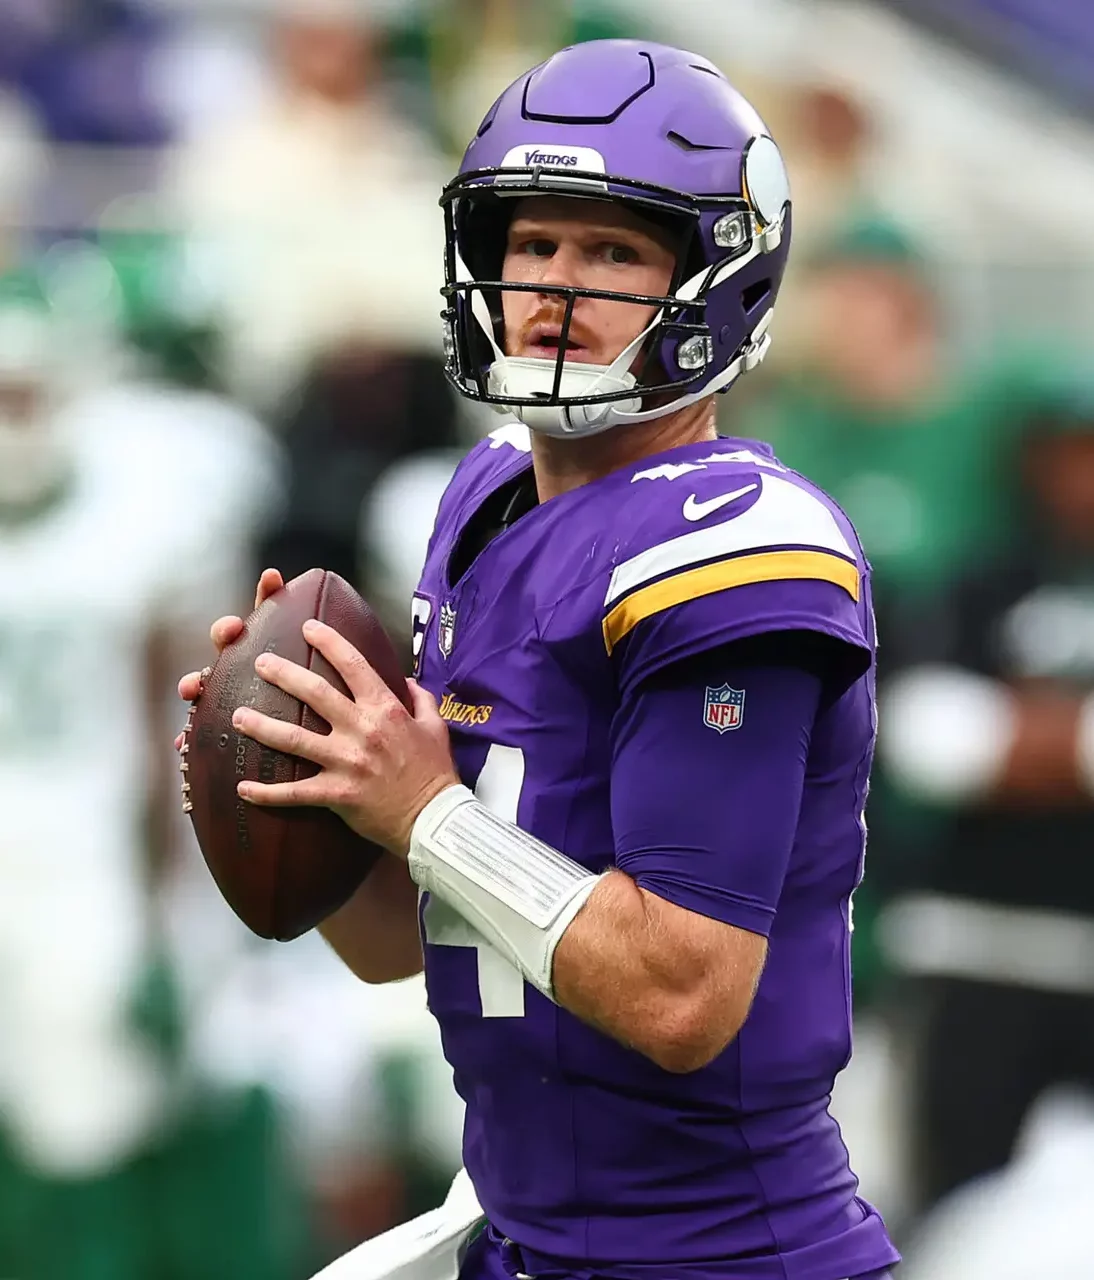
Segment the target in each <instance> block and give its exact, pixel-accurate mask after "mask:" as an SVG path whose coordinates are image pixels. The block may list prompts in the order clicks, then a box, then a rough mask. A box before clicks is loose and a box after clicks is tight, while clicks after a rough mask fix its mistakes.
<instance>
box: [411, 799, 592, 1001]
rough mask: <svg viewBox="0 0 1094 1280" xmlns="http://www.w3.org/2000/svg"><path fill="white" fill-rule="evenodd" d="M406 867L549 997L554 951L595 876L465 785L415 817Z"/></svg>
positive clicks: (580, 905)
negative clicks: (494, 810)
mask: <svg viewBox="0 0 1094 1280" xmlns="http://www.w3.org/2000/svg"><path fill="white" fill-rule="evenodd" d="M407 864H408V865H409V867H410V874H411V877H412V879H413V880H414V882H415V884H417V885H419V886H420V887H421V888H423V889H426V890H428V891H429V892H430V893H434V894H436V895H437V897H438V898H441V899H442V900H443V901H445V902H447V903H448V905H449V906H451V907H454V908H455V909H456V910H457V911H458V912H459V913H460V915H462V916H463V918H464V919H465V920H466V921H467V922H468V924H470V925H471V926H472V927H473V928H475V929H477V930H478V931H479V933H481V934H482V935H483V937H484V938H486V940H487V941H488V942H489V943H490V944H491V945H492V946H493V947H495V948H496V950H498V951H499V952H501V954H502V955H503V956H505V957H506V959H508V960H509V961H510V963H511V964H513V965H515V966H516V968H518V969H519V970H520V971H521V973H523V974H524V976H525V977H526V978H527V979H528V981H529V982H531V983H532V985H533V986H535V987H538V989H539V990H540V991H542V992H543V994H544V995H545V996H548V997H549V998H550V999H554V988H553V984H552V981H551V967H552V963H553V960H554V954H555V948H556V947H557V946H558V943H559V940H560V939H561V937H562V935H563V934H564V933H565V932H566V930H567V928H568V927H569V925H570V921H571V920H573V918H574V916H576V915H577V913H578V912H579V911H580V910H581V908H582V907H583V906H584V905H585V900H586V899H587V898H588V896H589V894H590V893H592V891H593V889H594V888H595V887H596V884H597V882H598V881H599V879H600V877H599V876H598V875H594V874H593V872H591V871H587V870H586V869H585V868H584V867H583V866H581V865H580V864H579V863H576V862H574V861H573V859H572V858H567V857H566V855H565V854H563V853H559V852H558V851H557V850H556V849H552V848H551V847H550V845H546V844H544V843H543V842H542V841H541V840H537V839H535V837H534V836H530V835H528V833H527V832H525V831H521V829H520V828H519V827H517V826H514V825H513V824H512V823H511V822H506V821H505V820H504V819H502V818H499V817H497V816H496V815H495V814H493V813H491V812H490V810H489V809H487V808H486V806H485V805H483V804H480V803H479V801H478V800H476V799H475V796H474V794H473V793H472V792H471V791H469V790H468V789H467V788H466V787H464V786H452V787H448V788H447V789H446V790H444V791H442V792H441V793H440V795H438V796H435V797H434V798H433V799H432V800H431V801H430V802H429V804H427V805H426V807H425V808H424V809H423V810H422V812H421V813H420V814H419V815H418V818H417V821H416V822H415V823H414V829H413V831H412V832H411V837H410V853H409V854H408V856H407Z"/></svg>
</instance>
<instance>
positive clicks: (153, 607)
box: [0, 271, 289, 1280]
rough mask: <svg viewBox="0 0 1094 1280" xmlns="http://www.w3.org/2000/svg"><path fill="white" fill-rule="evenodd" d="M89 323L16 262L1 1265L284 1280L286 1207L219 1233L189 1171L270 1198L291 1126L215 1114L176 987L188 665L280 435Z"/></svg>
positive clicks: (7, 354) (1, 497)
mask: <svg viewBox="0 0 1094 1280" xmlns="http://www.w3.org/2000/svg"><path fill="white" fill-rule="evenodd" d="M96 278H97V279H98V278H99V277H96ZM74 323H75V322H74V321H73V318H72V315H71V313H70V312H69V311H68V310H67V309H60V310H59V309H58V308H57V307H55V306H52V305H50V301H49V298H48V296H47V294H46V293H45V292H44V291H43V286H42V281H41V280H40V279H39V277H38V275H37V273H34V272H30V271H28V272H26V273H19V274H16V273H10V274H8V275H5V276H4V277H2V278H0V595H2V599H3V605H2V607H0V811H2V812H3V815H4V818H3V824H2V827H0V1274H4V1275H28V1276H29V1275H33V1276H34V1277H36V1280H61V1277H63V1278H64V1280H86V1278H87V1277H91V1276H96V1275H104V1274H109V1275H110V1276H111V1277H112V1278H113V1280H142V1277H145V1276H147V1275H148V1274H149V1273H150V1272H151V1273H154V1274H166V1273H168V1272H169V1273H170V1274H171V1275H177V1276H179V1277H185V1276H195V1275H200V1276H201V1277H202V1280H211V1278H212V1277H214V1276H217V1277H222V1276H226V1275H232V1276H238V1275H239V1274H240V1271H239V1268H238V1264H237V1258H238V1254H237V1253H236V1251H235V1250H234V1249H233V1245H235V1244H236V1241H237V1240H239V1241H241V1242H242V1245H243V1247H242V1248H240V1249H239V1250H238V1253H242V1254H243V1255H244V1256H245V1257H247V1258H248V1259H249V1262H250V1270H249V1271H248V1273H247V1274H248V1275H250V1276H254V1277H262V1278H263V1280H278V1278H280V1277H282V1276H284V1275H287V1274H289V1270H288V1267H287V1265H286V1263H285V1262H283V1261H282V1259H281V1258H279V1257H274V1258H272V1259H269V1258H265V1257H261V1256H258V1255H259V1250H260V1249H261V1248H262V1246H263V1244H264V1243H265V1240H266V1239H268V1238H269V1237H271V1236H272V1235H273V1231H272V1228H271V1224H272V1222H273V1218H272V1211H271V1216H268V1217H263V1215H260V1214H258V1213H257V1212H256V1213H255V1215H253V1218H252V1220H251V1222H250V1223H248V1224H247V1225H243V1219H242V1218H241V1217H240V1215H239V1214H238V1212H237V1213H236V1214H235V1215H234V1216H232V1217H231V1221H230V1222H229V1221H228V1215H227V1214H226V1215H225V1221H224V1225H223V1227H222V1228H221V1230H220V1231H219V1232H216V1231H214V1230H211V1229H210V1224H209V1216H210V1215H209V1206H210V1204H215V1203H216V1201H215V1200H214V1199H213V1197H212V1195H210V1193H209V1192H208V1190H207V1188H208V1186H209V1184H210V1175H209V1173H208V1171H207V1170H202V1171H201V1174H200V1177H198V1176H193V1175H192V1174H191V1173H190V1170H191V1168H192V1167H193V1164H194V1162H195V1155H196V1153H197V1152H198V1151H208V1152H211V1153H215V1155H216V1157H217V1158H219V1159H220V1160H221V1161H223V1162H225V1163H228V1162H229V1161H234V1163H231V1164H230V1165H229V1167H230V1168H231V1174H230V1179H231V1182H232V1191H233V1194H234V1195H237V1196H238V1195H239V1194H241V1193H242V1194H246V1192H247V1190H248V1189H250V1188H252V1187H253V1188H254V1189H255V1190H254V1194H255V1195H256V1196H257V1195H258V1194H259V1192H260V1191H261V1193H262V1194H268V1190H267V1189H268V1188H270V1187H271V1185H273V1184H274V1179H273V1176H272V1170H271V1169H270V1167H269V1165H270V1159H269V1155H270V1145H271V1144H270V1141H269V1134H270V1125H269V1124H265V1127H262V1126H263V1123H264V1120H263V1116H257V1117H256V1115H255V1112H256V1110H257V1108H255V1107H250V1106H249V1105H248V1106H247V1107H246V1108H245V1107H244V1105H243V1104H242V1103H241V1105H240V1106H239V1108H238V1111H237V1110H234V1109H233V1108H230V1107H224V1108H223V1109H222V1111H221V1112H219V1113H217V1114H216V1115H211V1114H210V1113H212V1112H213V1111H214V1110H215V1108H212V1107H209V1108H208V1109H206V1105H207V1100H208V1096H209V1089H210V1085H209V1081H208V1075H207V1074H202V1075H201V1080H200V1085H193V1086H192V1088H187V1089H181V1088H180V1087H179V1080H180V1077H181V1075H182V1073H181V1065H182V1064H181V1062H180V1061H179V1059H176V1058H172V1057H171V1056H170V1055H169V1054H168V1052H167V1051H166V1050H167V1042H168V1040H169V1039H170V1036H169V1035H163V1036H162V1037H161V1035H160V1032H161V1031H165V1030H166V1028H167V1025H168V1024H167V1022H166V1008H167V1002H166V1001H161V1000H157V999H156V998H155V997H157V996H159V995H162V994H163V992H164V987H165V984H164V983H163V982H162V981H159V980H158V979H159V978H160V977H162V975H163V973H164V968H163V964H162V959H163V957H162V950H163V948H164V946H165V942H164V939H163V937H162V936H161V934H160V929H159V926H160V925H161V923H162V920H163V915H162V914H161V913H164V914H170V905H171V904H170V902H169V899H170V898H171V897H172V894H171V892H170V890H171V888H172V886H173V883H174V877H173V876H168V875H167V872H168V868H169V866H173V865H175V863H174V858H175V857H176V856H179V855H181V853H182V847H183V846H182V844H181V842H180V841H179V840H178V837H177V835H176V834H175V833H174V832H173V831H172V830H171V827H170V823H171V819H172V815H173V812H174V809H175V805H174V803H173V798H174V796H175V795H177V776H178V775H177V774H176V773H175V771H174V763H175V762H174V761H173V760H172V759H171V756H170V752H169V751H167V752H164V751H162V750H160V749H159V746H158V745H157V744H162V742H163V740H164V724H165V720H166V714H167V710H168V706H169V703H168V698H169V695H170V692H171V682H170V681H169V678H168V672H169V671H172V672H173V671H175V670H177V666H178V663H179V655H180V654H181V655H188V654H190V653H192V652H194V646H193V640H194V638H195V637H196V636H199V635H200V633H199V631H198V630H197V627H196V625H195V623H196V620H197V619H198V618H201V617H204V616H205V615H206V614H207V613H208V612H209V606H210V603H211V602H213V601H217V602H222V601H230V600H235V599H238V594H237V588H238V584H239V583H240V582H241V580H242V575H243V572H244V570H243V569H242V567H241V565H240V564H239V563H238V562H237V561H236V559H235V553H236V551H237V550H238V551H239V553H240V559H241V560H242V559H243V558H244V557H245V553H246V550H247V548H248V546H249V543H248V534H249V533H250V532H252V530H253V528H254V526H255V525H256V524H257V522H258V521H259V519H260V517H261V515H262V513H263V510H264V508H265V507H267V506H268V505H269V504H270V502H271V501H272V498H273V496H274V494H275V493H276V488H277V474H276V462H277V459H276V454H275V453H274V452H273V451H272V449H271V447H270V444H269V442H268V439H267V437H266V435H265V433H264V432H263V431H262V430H261V428H260V427H259V425H258V424H257V423H256V422H254V421H253V420H252V419H250V418H249V417H248V416H247V415H245V414H242V413H239V412H237V411H236V410H234V409H233V408H231V407H230V406H227V405H224V404H223V403H221V402H219V401H217V400H215V398H213V397H211V396H205V395H201V394H197V393H189V392H173V391H171V390H170V389H169V388H166V387H163V386H160V385H157V384H154V383H148V384H144V383H140V384H138V383H135V382H130V383H119V382H104V379H103V370H104V368H107V367H109V362H107V361H100V362H97V366H96V367H95V369H94V372H92V371H91V370H90V369H89V367H88V366H89V365H90V364H92V363H93V362H92V360H91V359H90V358H89V357H88V351H87V347H88V345H89V344H86V343H85V344H83V345H81V344H80V343H78V342H76V341H74V340H73V337H72V334H73V328H74ZM81 332H82V331H81ZM94 352H95V354H96V355H100V354H101V347H99V346H97V345H96V346H94ZM117 354H118V352H117V350H116V349H114V350H112V351H111V355H113V356H115V357H116V356H117ZM195 458H199V459H200V460H201V464H200V465H201V468H202V470H201V471H200V474H198V473H197V472H196V470H195V468H196V466H197V464H196V463H195V461H194V460H195ZM195 476H196V477H197V479H198V481H199V482H198V483H197V484H195V483H194V479H195ZM180 513H183V515H184V516H185V518H182V519H180ZM213 607H214V609H215V608H216V607H217V606H216V605H214V606H213ZM220 607H224V605H223V604H221V605H220ZM168 852H170V854H171V855H172V856H171V857H167V856H166V855H167V854H168ZM204 923H205V928H204V930H203V938H202V940H203V942H204V943H205V944H206V946H208V947H210V949H213V950H219V948H217V947H214V946H211V945H210V938H209V934H210V929H209V927H208V923H207V921H206V922H204ZM235 945H236V946H238V943H236V944H235ZM174 958H175V957H174V956H172V960H174ZM185 959H186V960H187V961H188V962H189V964H188V969H189V970H191V971H193V970H194V969H196V967H197V965H196V956H195V954H194V950H193V949H191V951H189V952H188V953H187V954H186V957H185ZM223 960H224V952H223V951H222V952H221V962H222V966H223ZM170 968H171V970H172V972H173V976H174V977H175V978H177V979H180V980H181V981H182V982H184V983H185V980H186V979H187V978H189V977H191V976H192V974H191V973H187V974H180V973H179V968H180V966H179V965H177V964H172V965H171V966H170ZM221 972H223V967H222V970H221ZM186 995H187V997H189V996H190V990H189V987H188V989H187V991H186ZM203 1003H204V997H203V995H199V993H198V992H196V991H195V993H194V996H193V998H192V1000H191V999H188V1000H187V1008H186V1010H185V1013H186V1014H188V1013H190V1012H191V1010H192V1009H193V1010H197V1009H200V1007H201V1006H202V1004H203ZM172 1029H174V1028H173V1024H172ZM178 1029H179V1030H180V1032H182V1035H181V1036H180V1040H181V1041H184V1042H185V1041H188V1036H189V1027H188V1026H183V1027H179V1028H178ZM153 1032H154V1033H155V1034H151V1033H153ZM179 1048H180V1050H181V1049H182V1045H181V1044H180V1045H179ZM188 1050H189V1045H188V1044H187V1046H186V1051H187V1052H188ZM186 1069H187V1074H186V1076H185V1079H186V1081H187V1083H188V1084H190V1082H192V1081H194V1080H195V1078H196V1076H197V1075H198V1073H197V1072H193V1073H191V1063H190V1062H189V1060H187V1062H186ZM218 1083H219V1082H218ZM218 1096H219V1097H223V1096H224V1091H221V1090H219V1088H218ZM236 1097H239V1094H238V1092H237V1093H236V1094H235V1095H234V1097H233V1100H235V1098H236ZM244 1110H246V1115H243V1114H242V1113H243V1112H244ZM229 1113H230V1114H229ZM237 1115H238V1116H239V1117H240V1118H239V1119H238V1120H237V1119H236V1117H237ZM256 1130H260V1131H259V1132H256ZM252 1152H253V1153H254V1156H253V1159H251V1161H250V1163H249V1164H247V1163H245V1162H246V1161H247V1159H248V1157H249V1156H250V1155H251V1153H252ZM198 1164H199V1167H200V1160H199V1161H198ZM264 1164H265V1167H263V1166H264ZM250 1171H253V1176H251V1172H250ZM224 1177H225V1179H228V1178H229V1175H228V1174H225V1175H224ZM150 1182H151V1183H152V1184H153V1185H152V1186H151V1187H150ZM223 1185H224V1184H223V1183H222V1184H221V1186H223ZM168 1187H169V1188H170V1190H169V1191H168V1190H167V1188H168ZM241 1189H242V1192H241ZM220 1194H221V1199H222V1200H223V1199H224V1196H223V1192H222V1191H221V1193H220ZM61 1223H63V1224H64V1226H63V1229H59V1227H58V1224H61ZM237 1227H240V1228H241V1229H240V1230H238V1231H237ZM226 1238H227V1239H226ZM195 1241H196V1242H198V1243H197V1244H196V1245H195ZM202 1246H204V1247H202Z"/></svg>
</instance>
